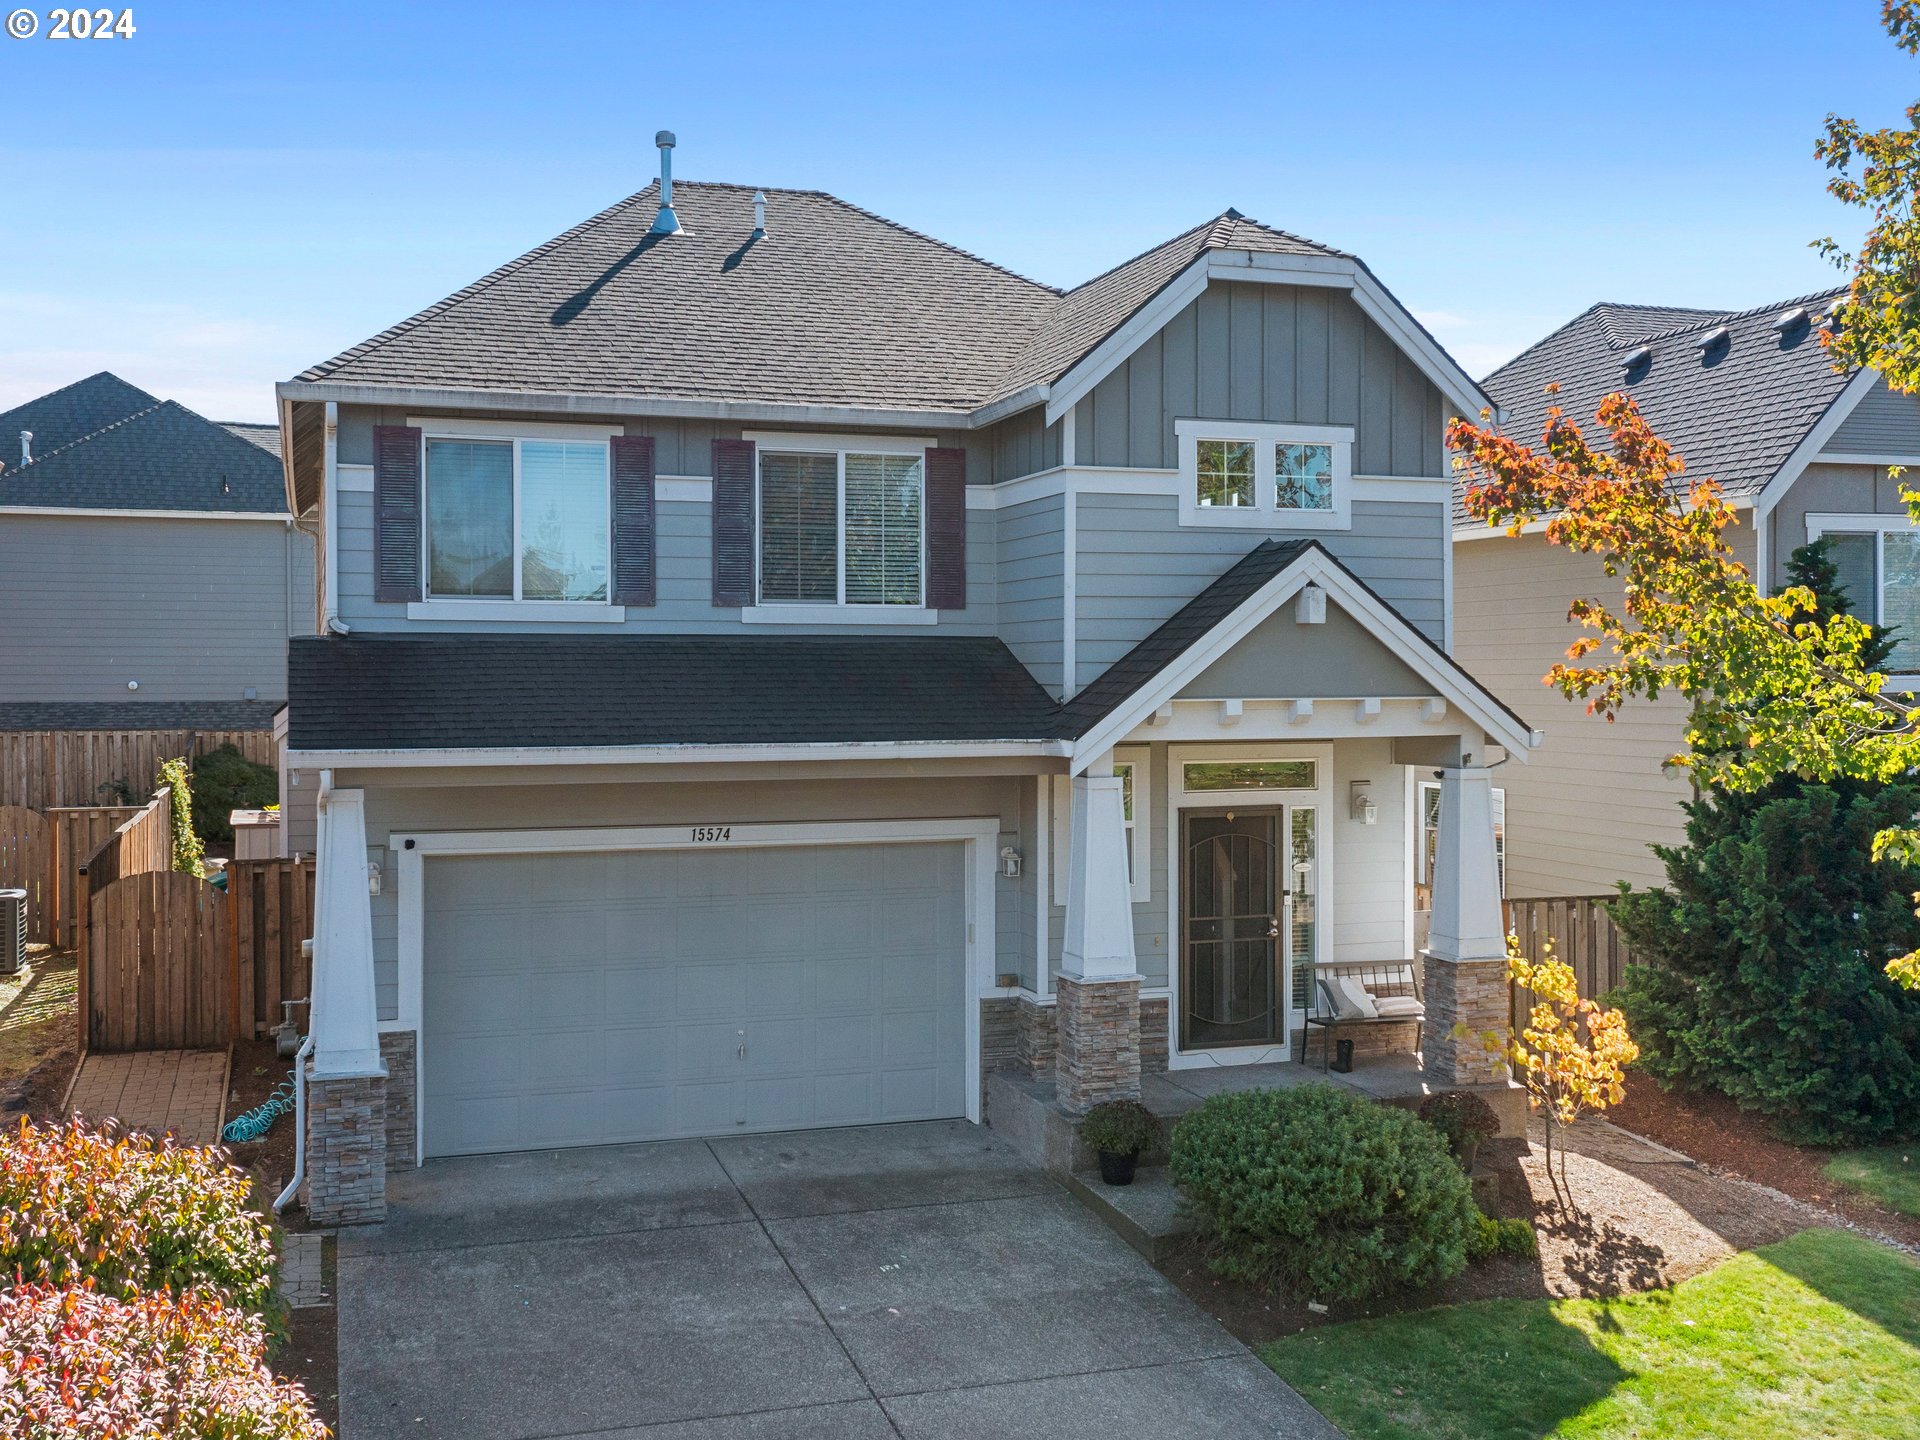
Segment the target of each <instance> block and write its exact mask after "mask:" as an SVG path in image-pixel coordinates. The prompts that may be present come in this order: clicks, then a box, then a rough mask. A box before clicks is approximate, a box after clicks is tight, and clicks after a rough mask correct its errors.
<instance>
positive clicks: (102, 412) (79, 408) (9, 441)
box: [0, 370, 160, 474]
mask: <svg viewBox="0 0 1920 1440" xmlns="http://www.w3.org/2000/svg"><path fill="white" fill-rule="evenodd" d="M159 403H160V397H159V396H157V395H149V394H148V393H147V392H146V391H144V390H142V389H141V388H140V387H139V386H137V385H129V384H128V383H127V382H126V381H124V380H122V379H121V378H120V377H119V376H118V375H114V374H111V373H110V372H108V371H105V370H102V371H100V372H99V373H98V374H97V375H89V376H87V378H86V379H84V380H76V381H74V382H73V384H71V385H62V386H61V387H60V388H59V389H58V390H52V391H49V392H48V393H47V394H45V395H42V396H40V397H39V398H38V399H36V400H29V401H27V402H26V403H25V404H24V405H16V406H14V407H13V409H11V410H8V411H5V412H4V413H0V474H5V473H7V472H10V471H12V470H14V469H16V468H17V467H18V466H19V464H20V432H21V431H22V430H31V431H32V432H33V453H34V455H35V456H41V455H48V454H51V453H52V452H53V451H55V450H58V449H60V448H61V447H62V446H65V445H71V444H73V442H74V441H76V440H79V439H82V438H84V437H86V436H88V435H91V434H93V433H94V431H96V430H104V429H105V428H106V427H107V426H109V425H111V424H113V422H114V421H116V420H124V419H126V418H127V416H129V415H132V414H135V413H136V412H138V411H141V410H146V409H150V408H152V407H153V406H155V405H158V404H159Z"/></svg>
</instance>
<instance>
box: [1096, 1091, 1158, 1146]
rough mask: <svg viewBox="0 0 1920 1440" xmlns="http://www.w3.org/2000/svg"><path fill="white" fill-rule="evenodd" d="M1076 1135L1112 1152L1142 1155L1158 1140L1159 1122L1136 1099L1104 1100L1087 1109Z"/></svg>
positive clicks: (1156, 1143)
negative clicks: (1078, 1132) (1078, 1134)
mask: <svg viewBox="0 0 1920 1440" xmlns="http://www.w3.org/2000/svg"><path fill="white" fill-rule="evenodd" d="M1080 1138H1081V1139H1082V1140H1084V1141H1086V1142H1087V1144H1089V1145H1091V1146H1092V1147H1093V1148H1094V1149H1096V1150H1105V1151H1107V1152H1108V1153H1109V1154H1113V1155H1143V1154H1145V1153H1146V1152H1147V1151H1149V1150H1152V1149H1153V1148H1154V1147H1155V1146H1156V1145H1158V1144H1159V1143H1160V1122H1159V1121H1158V1120H1156V1119H1154V1118H1153V1112H1152V1111H1151V1110H1149V1109H1147V1107H1146V1106H1144V1105H1142V1104H1141V1103H1140V1102H1139V1101H1138V1100H1108V1101H1106V1102H1104V1103H1102V1104H1099V1105H1096V1106H1094V1107H1093V1108H1092V1109H1091V1110H1089V1111H1087V1117H1086V1119H1084V1120H1082V1121H1081V1122H1080Z"/></svg>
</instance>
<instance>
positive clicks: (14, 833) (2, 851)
mask: <svg viewBox="0 0 1920 1440" xmlns="http://www.w3.org/2000/svg"><path fill="white" fill-rule="evenodd" d="M52 833H53V827H52V825H51V824H49V823H48V821H47V817H46V816H44V815H41V814H39V813H38V812H36V811H33V810H29V809H27V808H26V807H24V806H21V805H0V890H24V891H26V892H27V942H28V943H29V944H35V945H44V944H46V943H47V936H48V931H49V929H50V921H49V918H48V917H49V916H51V915H52V913H53V903H52V901H53V880H52V872H51V870H50V868H49V867H50V864H51V859H52V851H51V849H50V844H51V836H52Z"/></svg>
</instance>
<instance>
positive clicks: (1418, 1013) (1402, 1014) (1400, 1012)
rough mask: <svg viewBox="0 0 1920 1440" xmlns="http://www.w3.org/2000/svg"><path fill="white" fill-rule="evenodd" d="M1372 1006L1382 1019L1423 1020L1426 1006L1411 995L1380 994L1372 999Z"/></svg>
mask: <svg viewBox="0 0 1920 1440" xmlns="http://www.w3.org/2000/svg"><path fill="white" fill-rule="evenodd" d="M1373 1008H1374V1009H1375V1010H1377V1011H1378V1012H1379V1014H1380V1018H1381V1019H1382V1020H1424V1019H1426V1018H1427V1007H1426V1006H1424V1005H1422V1004H1421V1003H1420V1002H1419V1000H1417V999H1416V998H1415V997H1413V996H1412V995H1382V996H1380V997H1378V998H1377V999H1375V1000H1374V1002H1373Z"/></svg>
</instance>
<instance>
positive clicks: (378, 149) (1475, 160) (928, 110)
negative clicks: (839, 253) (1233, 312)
mask: <svg viewBox="0 0 1920 1440" xmlns="http://www.w3.org/2000/svg"><path fill="white" fill-rule="evenodd" d="M8 3H9V4H11V0H8ZM34 8H36V9H37V10H38V11H39V14H40V16H41V18H42V22H43V23H42V27H41V30H42V35H43V36H44V34H45V32H46V29H47V25H46V16H47V10H48V8H49V7H47V6H45V5H43V4H39V3H38V0H36V4H35V6H34ZM132 8H133V12H134V22H135V26H136V30H137V33H136V34H135V36H134V37H133V38H132V39H131V40H113V41H98V40H94V41H65V42H61V41H51V40H47V39H44V38H39V37H36V38H35V39H32V40H26V41H16V40H11V39H5V38H0V116H4V119H0V408H5V407H7V406H9V405H12V404H15V403H17V402H19V401H21V400H23V399H26V398H28V397H30V396H32V395H35V394H39V393H41V392H42V391H44V390H47V389H50V388H52V387H53V386H55V385H59V384H63V383H65V382H67V381H69V380H72V379H75V378H77V377H78V376H80V375H83V374H87V373H90V372H91V371H93V370H97V369H102V368H107V369H112V370H115V371H117V372H119V373H120V374H122V375H124V376H125V377H126V378H128V379H129V380H132V381H134V382H135V383H136V384H139V385H142V386H145V387H146V388H147V389H149V390H152V391H155V392H156V393H158V394H161V395H165V396H171V397H173V398H177V399H179V400H181V401H182V402H184V403H185V404H188V405H190V406H192V407H194V408H195V409H198V410H201V411H202V412H203V413H207V414H210V415H212V416H214V417H215V418H219V419H246V418H258V419H267V418H271V416H272V414H273V402H272V384H273V382H274V381H275V380H278V379H283V378H285V377H287V376H289V375H292V374H294V373H295V372H297V371H298V370H300V369H302V368H303V367H305V366H306V365H308V364H311V363H313V362H315V361H317V360H321V359H324V358H326V357H327V356H329V355H332V354H334V353H336V352H337V351H339V350H342V349H344V348H346V347H347V346H349V345H351V344H354V343H356V342H357V341H359V340H362V339H364V338H366V337H367V336H368V335H370V334H373V333H374V332H376V331H378V330H380V329H382V328H384V327H385V326H387V325H389V324H391V323H392V322H394V321H395V320H398V319H400V318H402V317H404V316H406V315H408V314H411V313H412V312H413V311H415V310H417V309H419V308H421V307H422V306H424V305H427V304H430V303H431V302H433V301H435V300H437V299H439V298H441V297H442V296H444V295H446V294H448V293H449V292H451V291H453V290H455V289H457V288H459V287H460V286H461V285H464V284H466V283H467V282H469V281H471V280H473V279H474V278H476V277H477V276H479V275H480V274H483V273H484V272H486V271H487V270H489V269H491V268H492V267H493V266H495V265H497V264H499V263H500V262H502V261H503V260H506V259H509V258H511V257H512V256H514V255H516V254H518V253H520V252H522V251H524V250H526V249H528V248H530V247H532V246H534V245H537V244H539V243H540V242H541V241H543V240H546V239H548V238H550V237H551V236H552V235H554V234H556V233H558V232H559V231H560V230H562V229H565V228H566V227H568V226H570V225H572V224H574V223H576V222H578V221H579V220H581V219H583V218H584V217H586V216H587V215H589V214H591V213H593V212H594V211H596V210H599V209H600V208H602V207H604V206H605V205H607V204H609V203H611V202H612V201H614V200H616V199H618V198H620V197H621V196H623V195H626V194H629V193H631V192H633V191H635V190H638V189H640V188H641V187H642V186H644V185H645V184H646V183H647V182H648V180H649V179H651V178H652V175H653V173H654V169H655V164H656V160H655V152H654V150H653V148H652V143H651V142H652V136H653V132H654V131H655V130H656V129H658V128H661V127H663V126H664V127H668V128H671V129H674V130H676V131H677V132H678V133H679V136H680V148H679V150H678V151H677V153H676V157H675V158H676V166H677V173H678V174H679V175H681V176H683V177H685V178H691V179H714V180H732V181H741V182H748V183H754V184H762V185H788V186H802V187H811V188H819V189H825V190H831V191H833V192H834V193H836V194H839V195H841V196H844V197H845V198H847V199H849V200H851V201H854V202H856V203H858V204H860V205H864V206H866V207H867V208H869V209H872V210H877V211H879V212H881V213H882V214H885V215H888V216H890V217H892V218H894V219H897V220H899V221H901V222H903V223H905V224H908V225H911V226H914V227H915V228H918V229H921V230H925V231H927V232H929V233H931V234H934V235H937V236H939V237H941V238H942V239H945V240H949V241H951V242H953V243H955V244H958V245H962V246H964V247H966V248H968V249H970V250H974V251H976V252H978V253H980V254H982V255H985V256H987V257H989V258H991V259H994V260H996V261H999V262H1000V263H1002V264H1005V265H1008V266H1011V267H1012V268H1014V269H1016V270H1019V271H1022V272H1024V273H1026V274H1029V275H1033V276H1035V277H1036V278H1039V279H1042V280H1045V281H1048V282H1050V283H1054V284H1073V283H1077V282H1078V281H1080V280H1083V279H1085V278H1087V277H1089V276H1091V275H1093V274H1095V273H1097V272H1099V271H1101V270H1103V269H1105V268H1107V267H1108V266H1110V265H1112V264H1115V263H1117V262H1118V261H1120V260H1122V259H1125V258H1126V257H1127V256H1129V255H1132V254H1134V253H1136V252H1138V251H1140V250H1142V249H1144V248H1146V247H1147V246H1149V245H1152V244H1155V243H1157V242H1158V241H1160V240H1162V239H1164V238H1166V237H1167V236H1169V235H1171V234H1174V233H1176V232H1177V231H1179V230H1181V229H1184V228H1186V227H1187V226H1189V225H1192V224H1194V223H1196V222H1197V221H1199V220H1201V219H1203V218H1205V217H1207V216H1209V215H1211V214H1214V213H1217V212H1218V211H1220V210H1222V209H1224V208H1225V207H1227V206H1228V205H1234V206H1237V207H1239V208H1240V209H1241V210H1243V211H1245V212H1246V213H1248V214H1250V215H1252V216H1254V217H1256V218H1258V219H1261V220H1265V221H1268V222H1270V223H1272V224H1275V225H1279V226H1282V227H1283V228H1286V229H1290V230H1294V231H1298V232H1299V233H1302V234H1305V235H1309V236H1312V237H1314V238H1315V239H1319V240H1324V241H1327V242H1329V243H1332V244H1336V245H1339V246H1341V247H1342V248H1345V249H1349V250H1353V251H1355V252H1357V253H1359V254H1360V255H1362V256H1363V257H1365V259H1366V260H1367V261H1368V263H1369V264H1371V265H1372V267H1373V269H1374V270H1375V272H1376V273H1378V274H1379V275H1380V276H1381V278H1382V279H1383V280H1384V281H1385V282H1386V283H1387V285H1388V286H1389V287H1390V288H1391V289H1393V290H1394V291H1395V293H1396V294H1398V295H1399V296H1400V298H1401V300H1402V301H1403V302H1405V303H1406V304H1407V305H1408V306H1409V307H1410V308H1411V309H1413V310H1414V311H1415V312H1416V313H1417V314H1419V315H1420V316H1421V317H1422V318H1423V319H1425V320H1426V321H1427V322H1428V323H1429V325H1431V326H1432V328H1433V329H1434V330H1435V332H1436V333H1437V334H1438V335H1439V336H1440V338H1441V339H1442V341H1443V342H1444V343H1445V344H1446V345H1447V346H1448V347H1449V348H1450V349H1451V350H1452V351H1453V352H1454V354H1455V355H1456V356H1457V357H1458V358H1459V359H1460V360H1461V361H1462V363H1464V364H1465V365H1466V366H1467V367H1468V369H1470V370H1471V371H1473V372H1474V373H1475V374H1476V375H1477V374H1481V373H1484V372H1485V371H1486V370H1487V369H1489V368H1491V367H1492V366H1493V365H1494V364H1497V363H1498V362H1499V361H1501V360H1503V359H1505V358H1507V357H1508V356H1510V355H1511V354H1513V353H1514V352H1515V351H1517V350H1519V349H1522V348H1524V347H1525V346H1526V345H1527V344H1528V343H1530V342H1531V341H1532V340H1534V339H1536V338H1538V337H1539V336H1540V335H1542V334H1544V333H1546V332H1547V331H1548V330H1550V329H1552V328H1553V327H1554V326H1555V325H1557V324H1559V323H1560V322H1561V321H1563V320H1565V319H1566V318H1568V317H1569V316H1571V315H1572V314H1574V313H1576V312H1577V311H1579V310H1581V309H1583V308H1585V307H1586V306H1587V305H1588V304H1590V303H1592V302H1593V301H1595V300H1600V299H1609V300H1631V301H1638V302H1643V303H1668V304H1689V305H1724V306H1728V307H1731V308H1744V307H1746V306H1750V305H1757V304H1763V303H1766V302H1768V301H1771V300H1774V299H1777V298H1783V297H1786V296H1788V295H1793V294H1797V293H1801V292H1804V291H1808V290H1815V289H1820V288H1824V287H1825V286H1827V285H1829V284H1831V283H1833V280H1834V276H1835V272H1833V271H1832V270H1830V269H1829V268H1828V267H1827V266H1825V265H1824V264H1823V262H1821V261H1820V260H1819V259H1818V258H1817V257H1816V256H1815V255H1814V254H1813V253H1812V252H1811V251H1810V250H1808V249H1807V242H1808V241H1809V240H1811V239H1814V238H1816V237H1818V236H1820V235H1822V234H1825V233H1828V232H1829V231H1836V230H1837V231H1838V232H1839V233H1840V235H1841V237H1842V238H1843V239H1846V238H1851V234H1852V231H1853V230H1855V229H1857V226H1856V225H1855V224H1854V222H1853V221H1852V220H1851V218H1850V217H1849V216H1848V215H1847V214H1846V213H1844V212H1842V211H1841V210H1840V209H1839V208H1838V207H1837V206H1835V205H1833V204H1832V202H1830V201H1829V200H1827V199H1826V197H1825V196H1824V194H1823V192H1822V189H1821V186H1822V180H1823V172H1822V171H1821V169H1820V167H1819V166H1818V164H1817V163H1816V162H1815V161H1814V160H1813V158H1812V154H1811V150H1812V143H1813V139H1814V137H1815V135H1816V133H1817V132H1818V129H1819V125H1820V121H1821V119H1822V117H1823V116H1824V115H1825V114H1826V113H1827V111H1829V110H1833V109H1838V110H1840V111H1841V112H1843V113H1853V114H1856V115H1858V116H1859V117H1860V118H1862V119H1863V120H1867V121H1869V122H1871V123H1875V124H1882V123H1892V122H1894V121H1895V120H1896V119H1897V118H1898V116H1899V113H1900V110H1901V108H1902V107H1903V106H1904V105H1906V104H1907V103H1909V102H1910V101H1912V100H1913V99H1914V98H1915V97H1916V96H1920V62H1915V61H1914V60H1911V59H1909V58H1908V57H1906V56H1904V55H1901V54H1899V53H1898V52H1897V51H1895V50H1894V49H1893V47H1892V45H1891V44H1890V43H1889V42H1888V41H1887V40H1886V38H1885V37H1884V35H1882V33H1881V32H1880V29H1879V26H1878V23H1877V16H1878V11H1879V6H1878V4H1877V3H1876V0H1775V3H1767V0H1742V3H1700V0H1666V3H1661V4H1637V3H1636V4H1626V3H1622V4H1611V5H1605V6H1600V5H1590V4H1569V5H1556V6H1547V5H1540V4H1537V3H1529V4H1482V5H1464V4H1448V3H1444V0H1422V3H1371V0H1349V3H1346V4H1343V5H1328V4H1326V3H1324V0H1320V3H1315V4H1296V3H1291V0H1284V3H1266V4H1250V5H1235V4H1208V3H1204V0H1190V3H1186V4H1180V5H1167V6H1147V5H1130V4H1116V3H1107V4H1099V5H1090V6H1082V5H1071V4H1035V3H1031V0H1028V3H1024V4H1017V5H1007V6H1001V5H992V4H970V5H966V6H917V7H916V6H901V5H898V4H889V5H884V6H882V5H833V4H828V3H820V4H813V5H806V6H801V5H780V6H756V5H752V4H746V3H735V4H729V5H699V4H684V3H683V4H677V5H672V6H657V7H656V6H653V5H643V4H625V5H613V4H593V3H579V0H576V3H572V4H567V5H564V6H557V5H534V4H524V5H513V6H507V5H495V4H478V3H476V4H470V5H441V4H406V3H391V0H389V3H384V4H360V3H341V0H334V3H329V4H326V5H315V6H294V5H286V4H276V3H258V0H256V3H248V4H213V3H150V4H145V5H141V4H136V5H134V6H133V7H132Z"/></svg>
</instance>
